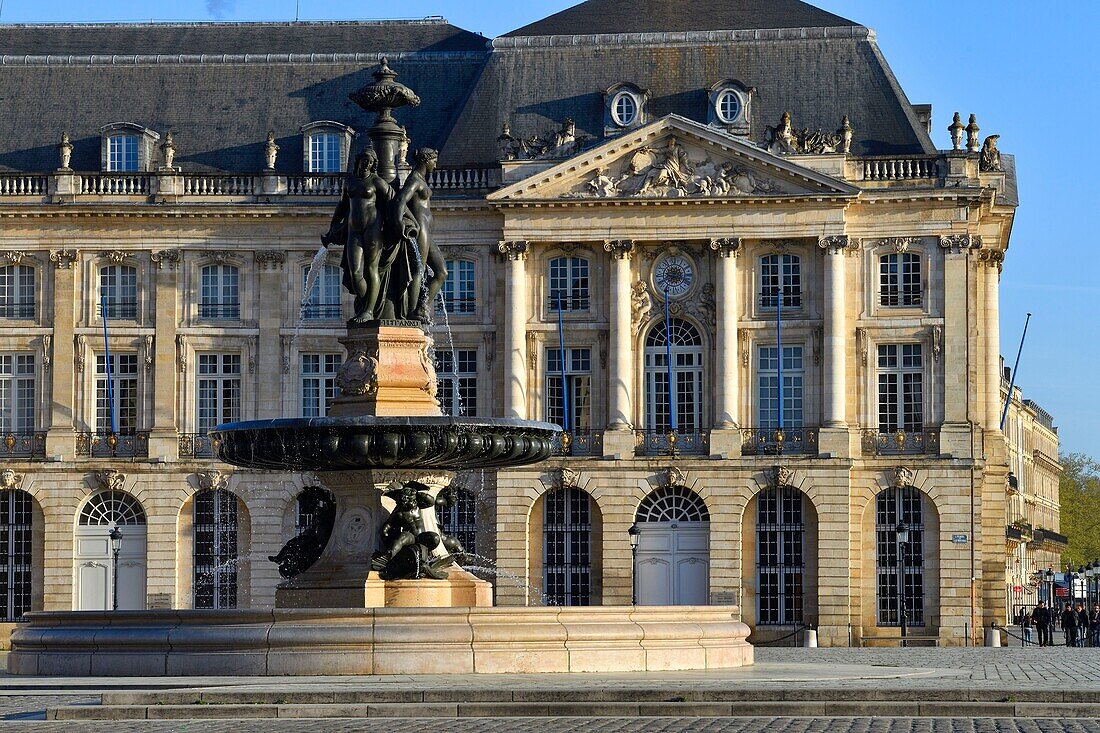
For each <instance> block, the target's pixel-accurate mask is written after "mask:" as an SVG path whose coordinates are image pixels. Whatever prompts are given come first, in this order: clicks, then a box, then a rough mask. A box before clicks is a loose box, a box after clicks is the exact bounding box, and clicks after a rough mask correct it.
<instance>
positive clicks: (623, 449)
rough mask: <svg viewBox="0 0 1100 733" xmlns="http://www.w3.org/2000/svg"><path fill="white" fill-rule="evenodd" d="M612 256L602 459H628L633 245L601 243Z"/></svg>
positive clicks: (631, 436)
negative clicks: (606, 456)
mask: <svg viewBox="0 0 1100 733" xmlns="http://www.w3.org/2000/svg"><path fill="white" fill-rule="evenodd" d="M603 248H604V251H605V252H607V253H608V254H610V255H611V314H610V322H611V333H610V339H609V340H610V349H609V350H610V352H611V354H610V357H611V358H610V359H609V360H608V374H607V385H608V424H607V433H606V434H605V435H604V439H603V446H604V455H609V456H618V457H619V458H628V457H631V456H632V455H633V453H634V434H633V432H632V425H631V424H632V422H633V419H634V408H633V397H634V365H633V360H632V358H631V356H632V354H633V350H632V349H631V347H630V338H631V330H630V258H631V257H632V256H633V254H634V249H635V248H634V242H633V241H631V240H629V239H623V240H615V241H607V242H604V245H603Z"/></svg>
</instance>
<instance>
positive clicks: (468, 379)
mask: <svg viewBox="0 0 1100 733" xmlns="http://www.w3.org/2000/svg"><path fill="white" fill-rule="evenodd" d="M435 374H436V379H437V380H438V391H437V392H436V396H437V397H438V398H439V407H440V409H441V410H443V414H444V415H451V416H453V417H459V416H460V415H476V414H477V349H455V350H454V351H450V350H442V349H440V350H437V351H436V352H435Z"/></svg>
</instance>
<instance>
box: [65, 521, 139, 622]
mask: <svg viewBox="0 0 1100 733" xmlns="http://www.w3.org/2000/svg"><path fill="white" fill-rule="evenodd" d="M120 529H121V531H122V551H121V552H119V555H118V608H119V610H124V611H131V610H140V609H143V608H145V548H146V531H145V526H144V525H128V526H124V527H121V528H120ZM110 530H111V528H110V527H109V526H104V525H91V526H80V527H77V528H76V537H75V539H76V543H75V545H76V546H75V548H74V550H75V555H74V564H75V568H74V575H75V579H76V610H77V611H110V610H111V609H112V607H113V601H114V598H113V595H112V588H113V581H114V558H113V557H112V556H111V540H110V538H109V537H108V536H107V533H108V532H110Z"/></svg>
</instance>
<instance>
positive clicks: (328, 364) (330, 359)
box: [302, 354, 344, 417]
mask: <svg viewBox="0 0 1100 733" xmlns="http://www.w3.org/2000/svg"><path fill="white" fill-rule="evenodd" d="M343 363H344V359H343V357H342V356H340V355H339V354H302V417H325V416H326V415H328V410H329V408H330V407H331V406H332V401H333V400H334V399H336V398H337V397H338V396H339V395H340V390H339V388H337V386H336V373H337V372H338V371H340V365H341V364H343Z"/></svg>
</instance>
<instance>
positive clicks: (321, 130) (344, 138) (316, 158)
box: [302, 120, 355, 173]
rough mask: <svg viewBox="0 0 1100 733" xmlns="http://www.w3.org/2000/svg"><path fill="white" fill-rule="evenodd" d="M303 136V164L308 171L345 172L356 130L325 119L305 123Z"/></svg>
mask: <svg viewBox="0 0 1100 733" xmlns="http://www.w3.org/2000/svg"><path fill="white" fill-rule="evenodd" d="M302 136H303V140H302V142H303V150H302V152H303V153H304V159H303V161H302V164H303V167H304V168H305V170H306V172H307V173H343V172H344V170H345V169H346V167H347V160H348V151H349V150H351V141H352V140H354V139H355V130H352V129H351V128H350V127H348V126H347V125H341V124H340V123H339V122H332V121H329V120H325V121H322V122H311V123H309V124H308V125H304V126H303V127H302Z"/></svg>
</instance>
